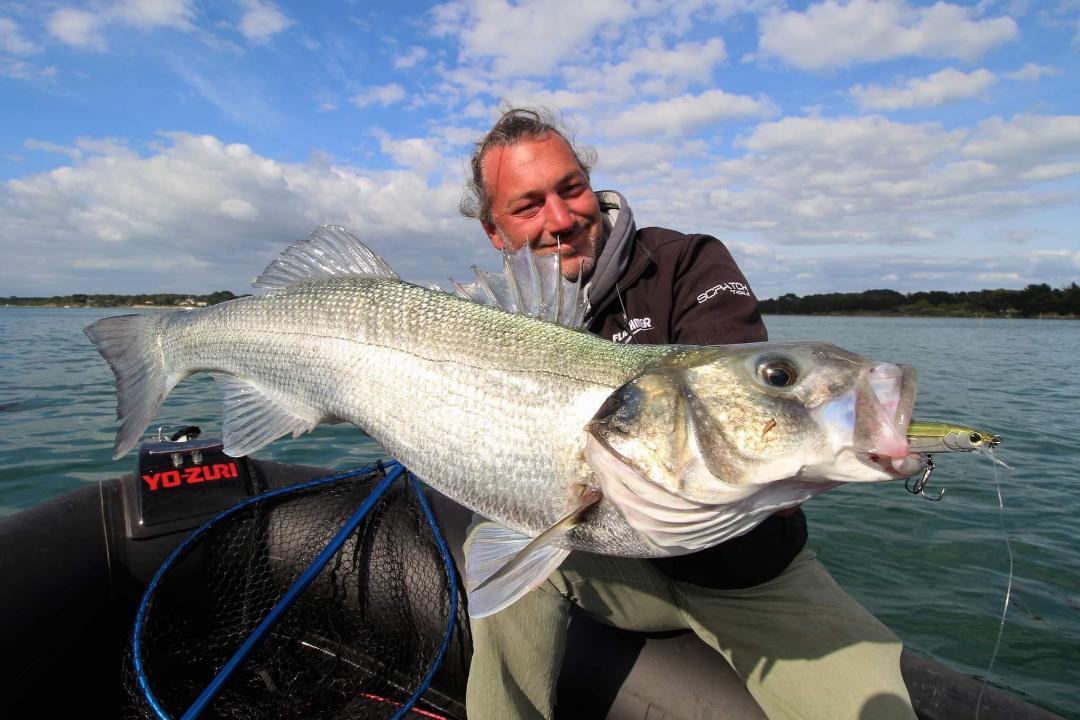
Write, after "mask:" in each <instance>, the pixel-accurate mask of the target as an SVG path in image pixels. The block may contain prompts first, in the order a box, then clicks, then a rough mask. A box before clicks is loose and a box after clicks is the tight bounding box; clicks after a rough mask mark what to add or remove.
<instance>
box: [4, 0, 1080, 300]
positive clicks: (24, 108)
mask: <svg viewBox="0 0 1080 720" xmlns="http://www.w3.org/2000/svg"><path fill="white" fill-rule="evenodd" d="M391 6H393V7H391ZM1078 71H1080V0H1044V1H1043V2H1034V1H1025V0H1012V1H1007V0H984V1H983V2H968V3H962V2H937V3H928V2H916V1H914V0H906V1H905V0H850V1H849V2H839V1H834V0H826V1H825V2H809V3H807V2H778V1H773V0H720V1H718V2H717V1H714V2H703V1H697V0H685V1H684V0H677V1H673V2H658V1H656V0H637V1H634V2H627V1H617V0H590V1H589V2H580V0H578V1H574V2H563V1H561V0H548V1H547V2H518V3H508V2H503V1H502V0H475V1H474V0H463V1H460V2H456V1H455V2H446V3H437V2H436V3H421V2H402V3H366V2H352V3H348V2H345V3H330V2H319V3H285V2H279V3H276V4H275V3H270V2H262V1H261V0H222V1H221V2H212V3H211V2H194V1H188V0H121V1H116V0H101V1H100V2H89V3H66V2H49V1H48V0H45V1H41V2H5V1H3V0H0V117H2V122H0V246H2V248H3V251H4V259H5V262H4V263H2V264H0V296H7V295H52V294H61V293H69V292H87V293H96V292H155V291H174V292H207V291H211V290H217V289H230V290H233V291H236V292H241V291H245V290H246V288H247V284H248V282H249V281H250V280H251V278H253V277H254V276H255V275H257V274H258V272H259V271H260V270H262V268H263V267H264V266H265V265H266V264H267V263H268V262H269V261H270V260H271V259H272V258H273V257H274V255H275V254H276V253H277V252H278V251H280V250H281V249H283V248H284V247H285V246H287V245H288V244H289V243H291V242H293V241H295V240H297V239H299V238H301V237H303V236H304V235H306V234H307V232H308V231H310V230H311V228H313V227H314V226H315V225H317V224H320V223H337V224H341V225H344V226H346V227H347V228H349V229H351V230H352V231H354V232H355V233H357V234H358V235H359V236H361V237H362V238H363V239H364V240H365V241H367V242H368V243H369V244H370V245H371V246H372V247H373V248H374V249H375V250H376V251H377V252H379V253H380V254H382V255H383V256H384V257H386V259H387V260H388V261H389V262H390V263H391V264H392V265H393V266H394V267H395V268H397V269H398V271H399V273H400V274H401V275H402V276H403V277H405V278H406V279H409V280H414V281H417V282H422V283H424V284H426V283H427V282H429V281H436V282H443V281H445V279H446V277H447V276H448V275H452V276H454V277H458V278H463V277H465V276H467V275H468V268H469V266H471V265H473V264H481V265H483V266H487V267H494V266H495V265H497V262H496V258H495V257H494V255H493V251H492V250H491V248H490V246H489V245H488V244H487V241H486V239H485V237H484V235H483V233H482V232H481V230H480V228H479V226H478V224H477V223H476V222H475V221H473V220H468V219H465V218H462V217H460V215H458V213H457V204H458V200H459V199H460V195H461V186H462V181H463V177H464V166H465V157H466V156H467V154H468V152H469V149H470V144H471V143H472V142H474V141H475V140H476V138H477V137H478V136H479V135H480V134H481V133H482V132H483V131H484V130H485V129H486V128H487V127H488V126H489V125H490V124H491V122H492V121H493V119H494V117H495V116H496V112H497V108H498V107H499V105H500V103H512V104H542V105H544V106H546V107H548V108H552V109H556V110H558V111H560V112H561V113H562V116H563V117H564V118H565V121H566V123H567V125H568V126H569V127H570V128H572V129H573V130H574V131H575V132H576V134H577V136H578V139H579V140H580V141H582V142H586V143H589V144H591V145H593V146H594V147H595V148H596V150H597V152H598V155H599V162H598V163H597V166H596V168H595V170H594V174H593V179H594V183H593V184H594V186H595V187H597V188H612V189H617V190H620V191H621V192H622V193H623V194H624V195H625V196H626V197H627V198H628V199H629V201H630V204H631V206H632V207H633V208H634V212H635V216H636V217H637V219H638V224H639V226H643V225H664V226H668V227H673V228H675V229H678V230H682V231H684V232H708V233H711V234H714V235H716V236H718V237H720V238H721V239H723V240H724V241H725V242H726V243H727V244H728V246H729V247H730V248H731V250H732V252H733V253H734V255H735V257H736V259H737V260H738V261H739V263H740V265H741V266H742V267H743V270H744V271H745V273H746V274H747V276H748V277H749V279H750V281H751V284H752V285H753V287H754V288H755V291H756V292H757V294H758V296H759V297H775V296H776V295H778V294H781V293H784V292H795V293H798V294H809V293H816V292H833V291H858V290H864V289H869V288H881V287H888V288H893V289H897V290H901V291H905V292H909V291H913V290H928V289H943V290H966V289H979V288H987V287H1009V288H1019V287H1023V286H1024V285H1026V284H1028V283H1031V282H1048V283H1050V284H1051V285H1055V286H1060V285H1063V284H1066V283H1069V282H1072V281H1075V280H1077V279H1078V277H1080V241H1078V232H1080V82H1078Z"/></svg>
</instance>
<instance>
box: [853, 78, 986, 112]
mask: <svg viewBox="0 0 1080 720" xmlns="http://www.w3.org/2000/svg"><path fill="white" fill-rule="evenodd" d="M996 82H997V77H996V76H995V75H994V73H992V72H990V71H989V70H985V69H980V70H975V71H972V72H969V73H965V72H961V71H959V70H956V69H954V68H946V69H945V70H941V71H940V72H936V73H934V74H933V75H930V76H928V77H924V78H912V79H910V80H908V81H907V82H906V83H904V85H903V87H884V86H881V85H856V86H854V87H853V88H851V90H850V93H851V95H852V97H854V98H855V100H856V101H857V102H858V104H859V107H861V108H862V109H864V110H902V109H907V108H916V107H933V106H935V105H943V104H944V103H947V102H951V101H953V100H961V99H965V98H970V97H976V96H977V95H979V94H981V93H982V92H983V91H985V90H986V89H987V88H989V87H990V86H991V85H993V84H994V83H996Z"/></svg>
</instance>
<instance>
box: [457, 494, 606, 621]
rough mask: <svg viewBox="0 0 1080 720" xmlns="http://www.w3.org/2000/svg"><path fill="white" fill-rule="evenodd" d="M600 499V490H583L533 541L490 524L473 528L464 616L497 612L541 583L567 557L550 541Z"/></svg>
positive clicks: (577, 520) (572, 524) (574, 523)
mask: <svg viewBox="0 0 1080 720" xmlns="http://www.w3.org/2000/svg"><path fill="white" fill-rule="evenodd" d="M601 497H602V496H601V494H600V492H599V490H596V489H589V490H586V491H585V492H584V493H582V495H581V497H580V499H579V502H578V503H577V504H576V505H575V507H574V508H573V509H572V510H571V511H570V512H569V513H567V514H566V515H565V516H564V517H563V518H562V519H560V520H559V521H558V522H556V523H555V524H554V525H552V526H551V527H549V528H548V529H547V530H545V531H544V532H543V533H541V534H540V535H539V536H538V537H536V538H535V539H534V538H530V537H529V536H527V535H522V534H521V533H519V532H515V531H513V530H510V529H508V528H505V527H503V526H502V525H499V524H497V523H493V522H488V523H483V524H481V525H480V526H479V527H477V529H476V530H475V532H474V533H473V535H472V538H471V539H470V547H469V550H468V552H467V553H466V563H465V586H466V588H467V589H468V592H469V615H471V616H472V617H485V616H487V615H492V614H494V613H497V612H498V611H500V610H502V609H503V608H505V607H508V606H509V605H511V604H513V603H514V602H515V601H517V600H518V599H519V598H520V597H521V596H522V595H524V594H525V593H527V592H529V591H530V590H533V589H534V588H536V587H538V586H539V585H540V584H541V583H542V582H544V580H546V579H547V577H548V575H550V574H551V573H552V572H554V571H555V569H556V568H558V567H559V565H561V564H562V561H563V560H565V559H566V556H567V555H569V554H570V551H569V550H567V549H565V548H561V547H558V546H556V545H555V544H554V543H553V541H554V540H555V539H557V538H559V537H561V536H562V535H563V534H565V533H566V532H567V531H569V530H570V529H571V528H573V527H574V526H576V525H577V524H578V523H579V522H581V520H582V518H583V517H584V515H585V514H586V513H587V512H588V510H589V509H590V508H592V507H593V506H594V505H596V503H598V502H599V501H600V499H601Z"/></svg>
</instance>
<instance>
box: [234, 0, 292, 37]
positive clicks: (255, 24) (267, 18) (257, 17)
mask: <svg viewBox="0 0 1080 720" xmlns="http://www.w3.org/2000/svg"><path fill="white" fill-rule="evenodd" d="M243 5H244V8H245V10H244V16H243V17H242V18H240V24H239V26H238V27H239V29H240V34H241V35H243V36H244V37H245V38H247V39H248V40H250V41H252V42H255V43H264V42H266V41H268V40H269V39H270V38H272V37H273V36H274V35H277V34H278V33H279V32H281V31H283V30H285V29H287V28H288V27H290V26H291V25H292V24H293V21H292V20H291V19H290V18H288V17H287V16H286V15H285V14H284V13H283V12H281V10H278V8H277V6H275V5H274V4H273V3H268V2H260V1H259V0H244V3H243Z"/></svg>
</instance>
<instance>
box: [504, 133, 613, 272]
mask: <svg viewBox="0 0 1080 720" xmlns="http://www.w3.org/2000/svg"><path fill="white" fill-rule="evenodd" d="M483 169H484V183H485V186H486V187H485V190H486V192H487V193H488V196H489V197H490V198H491V212H492V220H493V222H491V223H488V222H484V223H483V226H484V231H485V232H487V234H488V238H490V239H491V244H492V245H494V246H495V247H496V248H498V249H500V250H501V249H503V248H504V247H505V248H506V250H507V251H511V252H512V251H514V250H517V249H518V248H520V247H522V246H523V245H525V244H526V243H529V244H530V245H532V246H533V249H534V250H535V251H536V253H537V254H538V255H546V254H549V253H554V252H560V253H561V254H562V255H561V259H560V264H561V266H562V273H563V275H564V276H565V277H566V278H567V279H569V280H576V279H577V277H578V274H579V272H580V273H581V275H582V279H585V278H587V277H588V276H589V274H590V273H592V271H593V267H595V265H596V258H597V256H598V255H599V254H600V249H601V247H602V246H603V240H604V225H603V223H602V222H601V220H600V205H599V203H598V202H597V200H596V195H595V194H594V193H593V191H592V188H591V187H590V186H589V180H588V178H587V177H586V176H585V171H584V170H582V169H581V165H580V164H578V161H577V157H575V155H574V152H573V150H571V149H570V146H569V145H568V144H567V143H566V141H565V140H563V139H562V138H561V137H559V136H558V135H555V134H554V133H548V134H547V135H544V136H542V137H540V138H538V139H536V140H528V141H525V142H521V143H518V144H517V145H512V146H508V147H496V148H492V149H491V150H489V151H488V153H487V155H485V156H484V160H483Z"/></svg>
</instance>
